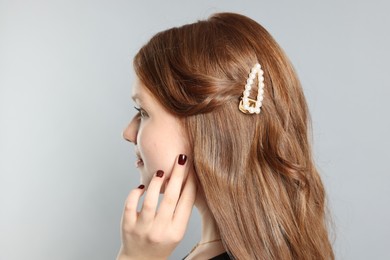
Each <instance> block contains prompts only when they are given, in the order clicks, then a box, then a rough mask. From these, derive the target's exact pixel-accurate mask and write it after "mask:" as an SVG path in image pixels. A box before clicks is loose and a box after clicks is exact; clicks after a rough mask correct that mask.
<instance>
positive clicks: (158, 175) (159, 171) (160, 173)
mask: <svg viewBox="0 0 390 260" xmlns="http://www.w3.org/2000/svg"><path fill="white" fill-rule="evenodd" d="M163 175H164V172H163V171H162V170H158V171H157V172H156V176H157V177H160V178H162V176H163Z"/></svg>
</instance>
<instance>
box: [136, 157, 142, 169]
mask: <svg viewBox="0 0 390 260" xmlns="http://www.w3.org/2000/svg"><path fill="white" fill-rule="evenodd" d="M143 165H144V161H142V159H141V158H138V159H137V160H136V161H135V167H137V168H139V167H141V166H143Z"/></svg>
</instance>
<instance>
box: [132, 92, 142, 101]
mask: <svg viewBox="0 0 390 260" xmlns="http://www.w3.org/2000/svg"><path fill="white" fill-rule="evenodd" d="M131 99H133V100H134V101H135V100H136V99H138V100H140V101H142V98H141V97H140V95H138V93H135V94H134V95H133V96H131Z"/></svg>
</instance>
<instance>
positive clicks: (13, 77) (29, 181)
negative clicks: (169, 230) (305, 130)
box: [0, 0, 390, 260]
mask: <svg viewBox="0 0 390 260" xmlns="http://www.w3.org/2000/svg"><path fill="white" fill-rule="evenodd" d="M389 10H390V4H389V3H388V1H384V0H383V1H378V0H377V1H356V0H348V1H347V0H345V1H336V0H333V1H309V0H307V1H278V2H277V1H206V0H203V1H179V0H176V1H157V0H156V1H142V2H141V1H137V2H135V1H124V0H122V1H108V0H104V1H101V0H99V1H76V0H68V1H43V0H36V1H27V0H12V1H11V0H9V1H3V0H0V260H21V259H32V260H41V259H44V260H46V259H47V260H68V259H80V260H82V259H94V260H99V259H102V260H103V259H114V258H115V256H116V254H117V251H118V249H119V245H120V237H119V222H120V217H121V212H122V207H123V203H124V200H125V198H126V196H127V194H128V191H129V190H130V189H132V188H134V187H136V186H137V185H138V179H139V178H138V173H137V171H136V169H135V167H134V166H133V164H134V160H135V156H134V155H133V147H132V146H131V145H130V144H128V143H126V142H125V141H123V140H122V139H121V131H122V129H123V128H124V127H125V126H126V124H127V122H128V120H130V118H131V117H132V116H133V114H134V113H135V112H134V109H133V108H132V102H131V101H130V98H129V96H130V87H131V83H132V80H133V79H134V75H133V72H132V65H131V61H132V57H133V56H134V54H135V53H136V51H137V50H138V49H139V48H140V47H141V45H142V44H143V43H145V42H146V41H147V40H148V39H149V38H150V37H151V36H152V35H153V34H154V33H156V32H158V31H160V30H162V29H166V28H168V27H171V26H179V25H182V24H184V23H188V22H194V21H195V20H197V19H203V18H207V17H208V16H209V15H210V14H212V13H214V12H220V11H234V12H239V13H242V14H245V15H248V16H250V17H252V18H253V19H255V20H257V21H258V22H260V23H261V24H262V25H264V26H265V27H266V28H267V29H268V30H269V31H270V32H271V34H272V35H273V36H274V37H275V38H276V40H277V41H278V42H279V43H280V45H281V46H282V47H283V48H284V49H285V51H286V52H287V54H288V55H289V57H290V58H291V60H292V62H293V63H294V65H295V67H296V69H297V71H298V74H299V76H300V78H301V80H302V83H303V86H304V90H305V93H306V97H307V100H308V103H309V106H310V109H311V114H312V118H313V126H314V153H315V158H316V161H317V164H318V167H319V170H320V171H321V174H322V177H323V180H324V183H325V185H326V188H327V191H328V196H329V200H330V207H331V210H332V212H333V218H334V221H335V225H336V232H335V233H336V234H335V235H336V236H335V251H336V256H337V258H338V259H349V260H352V259H353V260H356V259H390V251H389V247H390V239H389V233H390V225H389V223H388V221H389V220H390V188H389V187H390V176H389V173H390V167H389V160H390V156H389V155H390V152H389V147H390V138H389V137H388V135H389V133H390V123H389V115H388V111H389V110H390V104H389V96H390V95H389V94H390V90H389V87H390V84H389V78H388V76H389V69H390V66H389V60H390V51H389V46H390V35H389V31H390V28H389V27H390V18H389V15H388V11H389ZM199 225H200V223H199V217H198V215H197V213H196V212H195V213H194V216H193V218H192V219H191V223H190V227H189V230H188V233H187V235H186V237H185V239H184V240H183V242H182V243H181V244H180V245H179V246H178V248H177V250H176V251H175V252H174V254H173V256H172V258H171V259H179V258H180V257H181V256H184V255H185V254H186V253H187V252H188V251H189V250H190V249H191V247H192V246H193V245H194V244H195V243H196V241H197V240H198V239H199V236H200V230H199Z"/></svg>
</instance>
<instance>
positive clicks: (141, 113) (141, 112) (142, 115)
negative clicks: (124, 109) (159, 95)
mask: <svg viewBox="0 0 390 260" xmlns="http://www.w3.org/2000/svg"><path fill="white" fill-rule="evenodd" d="M134 108H135V110H137V111H138V114H139V115H140V116H141V118H145V117H147V116H148V113H146V111H145V110H143V109H142V108H140V107H134Z"/></svg>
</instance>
